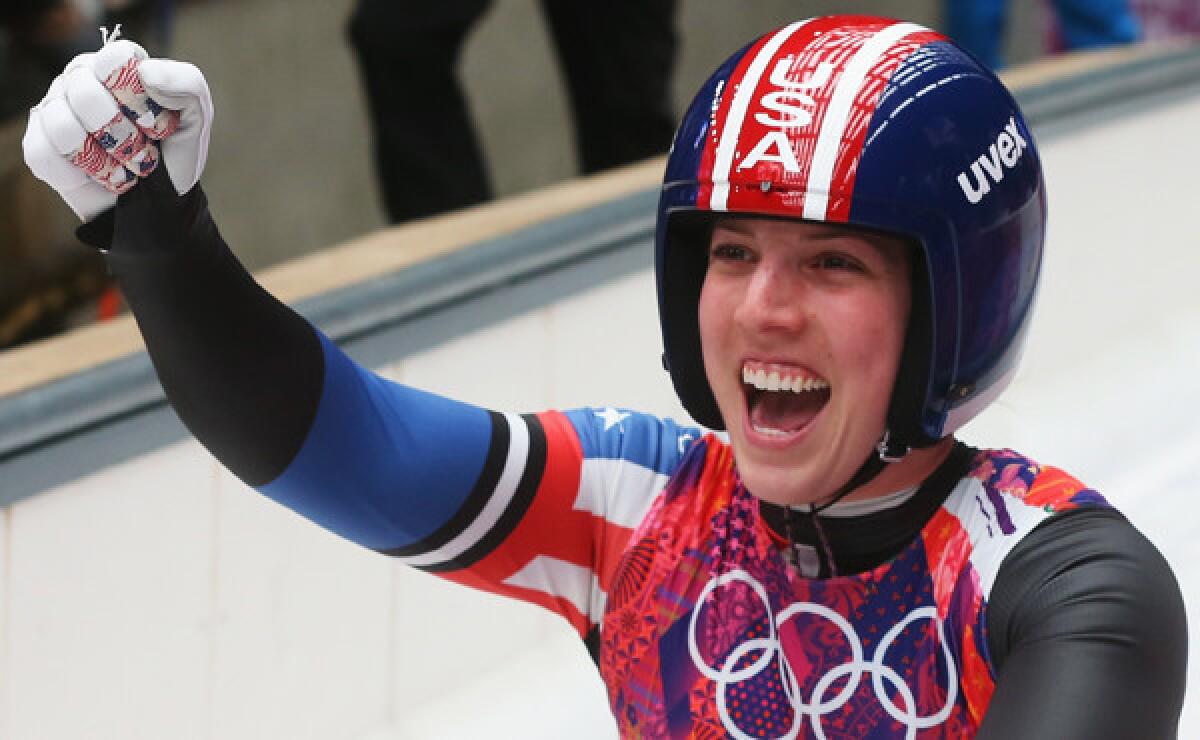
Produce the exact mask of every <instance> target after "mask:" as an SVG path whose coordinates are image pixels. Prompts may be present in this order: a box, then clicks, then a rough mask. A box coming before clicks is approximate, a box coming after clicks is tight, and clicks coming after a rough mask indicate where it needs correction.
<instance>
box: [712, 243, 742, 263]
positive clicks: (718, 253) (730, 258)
mask: <svg viewBox="0 0 1200 740" xmlns="http://www.w3.org/2000/svg"><path fill="white" fill-rule="evenodd" d="M748 259H750V250H749V249H747V248H745V247H743V246H741V245H739V244H730V243H728V242H722V243H718V244H714V245H713V246H712V248H711V249H709V250H708V261H709V262H745V261H746V260H748Z"/></svg>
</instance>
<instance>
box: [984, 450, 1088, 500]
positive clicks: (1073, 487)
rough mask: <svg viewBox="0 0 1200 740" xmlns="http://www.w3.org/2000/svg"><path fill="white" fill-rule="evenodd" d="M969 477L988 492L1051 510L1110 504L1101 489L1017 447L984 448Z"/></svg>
mask: <svg viewBox="0 0 1200 740" xmlns="http://www.w3.org/2000/svg"><path fill="white" fill-rule="evenodd" d="M968 477H970V478H973V479H975V480H977V481H979V482H980V484H981V485H982V486H983V488H984V489H985V490H986V491H989V492H991V493H995V494H1003V495H1005V496H1007V497H1008V498H1010V499H1011V500H1013V501H1015V502H1020V503H1021V504H1023V505H1025V506H1031V507H1037V508H1040V509H1043V510H1044V511H1046V512H1051V513H1052V512H1059V511H1066V510H1068V509H1074V508H1077V507H1080V506H1103V507H1107V506H1108V505H1109V504H1108V502H1107V501H1106V500H1105V499H1104V497H1103V496H1101V495H1100V494H1099V493H1098V492H1097V491H1095V490H1093V489H1092V488H1089V487H1088V486H1087V485H1085V484H1084V483H1082V482H1080V481H1079V480H1078V479H1077V478H1075V477H1074V476H1072V475H1070V474H1069V473H1067V472H1065V471H1063V470H1060V469H1059V468H1056V467H1053V466H1050V465H1043V464H1041V463H1039V462H1037V461H1036V460H1034V459H1032V458H1030V457H1027V456H1025V455H1022V454H1020V453H1018V452H1014V451H1013V450H980V451H979V452H978V453H977V454H976V456H975V460H974V462H973V463H972V468H971V471H970V472H969V473H968Z"/></svg>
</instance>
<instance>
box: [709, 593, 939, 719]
mask: <svg viewBox="0 0 1200 740" xmlns="http://www.w3.org/2000/svg"><path fill="white" fill-rule="evenodd" d="M735 581H740V582H742V583H744V584H746V585H747V586H749V587H750V588H751V589H753V591H754V593H755V594H757V595H758V598H759V599H761V600H762V603H763V606H764V608H765V609H766V613H767V614H768V615H770V614H771V606H770V602H769V601H768V600H767V591H766V589H765V588H763V586H762V584H761V583H759V582H758V581H756V580H755V579H754V578H753V577H752V576H751V575H750V574H749V573H746V572H745V571H743V570H732V571H729V572H728V573H724V574H722V575H720V576H717V577H716V578H713V579H712V580H711V581H709V582H708V584H707V585H706V586H705V587H704V590H703V591H702V592H701V593H700V597H699V598H698V599H697V600H696V606H695V608H693V609H692V615H691V621H690V624H689V626H688V627H689V628H688V651H689V652H690V653H691V656H692V662H693V663H694V664H695V665H696V668H697V669H699V671H700V672H701V673H702V674H704V676H706V677H707V678H709V679H710V680H711V681H713V682H714V683H715V684H716V685H717V686H716V689H717V690H716V694H717V713H718V715H719V716H720V717H721V723H722V724H723V725H724V726H725V730H726V731H727V732H728V733H729V735H730V737H734V738H737V739H738V740H758V738H753V737H751V736H750V735H747V734H746V733H744V732H742V731H741V730H740V729H738V727H737V726H736V725H735V724H734V722H733V719H732V718H731V717H730V715H729V708H728V707H727V706H726V699H725V694H726V688H727V687H728V686H730V685H731V684H737V683H741V682H742V681H746V680H748V679H751V678H754V677H755V676H757V675H758V674H759V673H761V672H762V671H763V670H765V669H766V668H767V665H768V664H769V663H770V662H771V660H772V658H774V659H775V660H776V661H777V663H778V666H779V675H780V678H781V681H782V684H783V693H784V695H785V696H786V697H787V699H788V702H789V703H790V704H791V706H792V709H793V710H794V713H795V720H794V721H793V723H792V726H791V727H790V728H789V729H788V731H787V733H786V734H785V735H782V736H781V738H780V740H793V738H795V737H797V736H798V735H799V734H800V728H801V726H802V723H803V721H804V718H805V717H810V718H811V719H812V726H813V733H814V734H815V735H816V736H817V738H819V739H820V740H825V730H824V728H823V727H822V726H821V717H822V716H824V715H826V714H829V713H831V712H835V711H837V710H839V709H841V708H842V707H843V706H844V705H845V704H846V703H847V702H849V701H850V698H851V697H852V696H853V695H854V693H855V691H857V690H858V686H859V684H860V682H861V681H862V677H863V674H864V673H870V674H871V685H872V687H873V688H874V690H875V696H876V697H877V698H878V699H879V703H880V704H881V705H882V706H883V708H884V710H885V711H887V713H888V714H889V715H891V717H892V718H893V719H895V720H896V721H897V722H900V723H901V724H903V725H904V726H905V727H906V728H907V732H906V733H905V738H906V740H912V739H913V738H915V737H916V735H917V730H922V729H925V728H928V727H934V726H936V725H940V724H941V723H943V722H945V721H946V719H947V718H948V717H949V716H950V712H951V710H953V708H954V703H955V701H956V700H957V699H958V670H957V667H956V666H955V664H954V656H953V655H952V654H951V653H950V645H949V643H948V642H947V641H946V633H945V627H944V625H943V624H942V620H941V619H939V618H938V615H937V609H936V608H934V607H932V606H924V607H921V608H919V609H914V610H913V611H911V612H909V614H908V616H906V617H905V618H904V619H902V620H900V621H899V622H897V623H896V624H895V625H893V626H892V628H891V629H889V630H888V631H887V632H886V633H885V634H884V636H883V639H881V640H880V641H879V645H878V646H877V647H876V648H875V654H874V655H873V656H872V657H871V660H865V659H864V657H863V645H862V641H861V640H860V639H859V637H858V634H857V633H856V632H855V631H854V627H853V626H852V625H851V624H850V622H849V621H847V620H846V618H845V617H843V616H842V615H841V614H838V613H837V612H835V611H833V610H832V609H830V608H829V607H826V606H822V605H820V604H811V603H807V602H799V603H795V604H792V605H790V606H788V608H786V609H784V610H783V611H782V612H780V613H779V614H776V615H774V617H773V619H768V620H767V621H768V624H769V626H770V634H769V635H768V636H767V637H758V638H754V639H752V640H746V641H745V642H743V643H741V644H740V645H738V646H737V647H736V648H735V649H734V650H732V651H731V652H730V654H729V656H728V657H727V658H725V662H724V663H723V664H722V665H721V668H720V669H715V668H713V667H712V666H710V665H708V663H707V661H705V660H704V658H703V657H702V656H701V655H700V649H699V647H698V646H697V644H696V624H697V622H698V619H699V615H700V609H701V608H702V606H703V605H704V604H705V602H706V601H707V599H708V596H709V595H710V594H712V592H713V591H715V590H716V589H717V588H720V587H722V586H726V585H729V584H730V583H733V582H735ZM800 614H813V615H816V616H818V617H823V618H825V619H827V620H829V621H830V622H832V623H833V624H835V625H836V626H837V627H838V628H839V629H840V630H841V631H842V634H843V635H845V637H846V643H847V644H848V645H849V646H850V650H851V654H852V657H851V659H850V661H849V662H847V663H843V664H842V665H840V666H837V667H836V668H833V669H831V670H829V671H828V672H826V673H825V675H823V676H822V677H821V678H820V680H819V681H817V683H816V685H815V686H814V687H813V691H812V696H811V697H810V698H809V699H808V700H805V698H804V697H803V696H802V695H801V692H800V686H799V685H798V682H797V680H796V676H795V674H794V673H793V672H792V669H791V666H789V665H788V661H787V659H786V657H785V656H784V654H783V646H782V645H781V644H780V643H779V636H778V629H779V627H781V626H782V625H783V624H784V623H785V622H786V621H787V620H789V619H791V618H792V617H795V616H797V615H800ZM920 619H929V620H931V621H932V622H933V624H934V626H935V627H936V628H937V636H938V642H939V643H940V644H941V646H942V654H943V656H945V659H946V673H947V675H948V676H949V682H948V685H947V687H946V689H947V691H946V704H945V706H943V707H942V708H941V709H940V710H938V712H937V713H936V714H934V715H931V716H929V717H920V716H917V714H916V711H917V700H916V696H915V695H914V693H913V690H912V688H911V687H909V686H908V684H906V683H905V682H904V679H903V678H902V677H901V676H900V674H899V673H897V672H896V671H895V670H894V669H893V668H891V667H890V666H888V665H887V664H886V663H884V657H885V656H886V655H887V651H888V649H889V648H890V647H891V646H892V644H893V643H894V642H895V641H896V638H898V637H899V636H900V633H901V631H903V630H904V628H905V627H907V626H909V625H910V624H912V623H914V622H916V621H917V620H920ZM756 650H757V651H760V652H761V655H759V657H758V658H756V659H755V660H754V662H753V663H751V664H750V665H748V666H746V667H744V668H741V669H738V670H734V666H736V665H737V664H738V663H739V662H740V661H741V660H742V658H744V657H745V656H746V655H748V654H750V653H752V652H754V651H756ZM843 676H849V677H850V680H849V681H847V682H846V685H845V686H844V687H843V688H842V689H841V691H839V692H838V694H837V695H836V696H834V697H832V698H827V694H828V693H829V689H830V687H831V686H833V684H834V682H835V681H837V680H838V679H840V678H842V677H843ZM885 681H886V682H887V683H889V684H891V686H892V687H894V689H895V690H896V692H897V693H898V694H899V695H900V697H901V698H902V699H903V700H904V703H905V705H906V706H908V707H909V709H908V710H904V709H901V708H900V707H898V706H896V704H895V703H894V702H893V701H892V700H891V698H890V697H889V696H888V694H887V691H886V690H885V687H884V682H885Z"/></svg>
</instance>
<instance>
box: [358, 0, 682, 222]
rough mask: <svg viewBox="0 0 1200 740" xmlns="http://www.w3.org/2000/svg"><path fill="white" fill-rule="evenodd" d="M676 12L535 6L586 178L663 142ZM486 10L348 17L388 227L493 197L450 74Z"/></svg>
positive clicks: (368, 3) (470, 0)
mask: <svg viewBox="0 0 1200 740" xmlns="http://www.w3.org/2000/svg"><path fill="white" fill-rule="evenodd" d="M675 7H676V1H675V0H610V1H609V2H603V3H593V2H579V0H541V9H542V14H543V16H544V17H545V19H546V21H547V24H548V25H549V28H550V33H551V36H552V37H553V40H554V47H555V51H556V53H557V55H558V58H559V61H560V62H561V65H562V68H563V72H564V76H565V78H566V82H567V89H568V91H569V96H570V107H571V113H572V117H573V120H574V124H575V138H576V147H577V149H578V151H579V156H580V160H581V169H582V170H583V172H584V173H591V172H596V171H599V170H603V169H607V168H609V167H614V166H616V165H620V164H625V163H628V162H633V161H636V160H639V159H644V158H646V157H650V156H653V155H655V154H659V153H662V152H665V151H666V150H667V148H668V147H669V146H670V144H671V137H672V135H673V133H674V117H673V112H672V105H671V96H670V81H671V74H672V70H673V66H674V61H675V49H676V35H675V27H674V19H675ZM487 8H488V0H442V1H441V2H434V3H429V2H416V1H414V0H359V1H358V4H357V7H356V8H355V10H354V13H353V14H352V16H351V18H350V23H349V29H348V30H349V35H350V40H351V43H352V45H353V47H354V51H355V53H356V54H357V57H358V62H359V68H360V70H361V73H362V77H363V80H364V83H365V87H366V93H367V102H368V105H369V106H370V114H371V124H372V128H373V130H374V137H375V142H374V145H375V159H376V166H377V168H378V172H379V179H380V183H381V186H382V189H383V199H384V207H385V209H386V211H387V215H388V218H389V220H391V221H392V222H393V223H395V222H399V221H405V220H408V219H413V218H419V217H422V216H429V215H433V214H435V213H440V212H443V211H448V210H453V209H456V208H461V207H463V206H468V205H471V204H474V203H480V202H482V201H485V200H488V199H489V198H491V196H492V187H491V184H490V182H489V178H488V173H487V166H486V164H485V162H484V159H483V153H482V151H481V149H480V146H479V141H478V139H477V137H476V134H475V129H474V127H473V125H472V123H471V119H470V113H469V111H468V108H467V103H466V100H465V98H464V95H463V90H462V86H461V85H460V84H459V81H458V74H457V68H458V62H459V59H460V57H461V51H462V46H463V40H464V39H465V38H466V36H467V33H468V32H469V31H470V29H471V27H472V26H473V24H475V23H476V22H477V21H478V20H479V18H480V17H482V15H483V14H484V12H485V11H486V10H487Z"/></svg>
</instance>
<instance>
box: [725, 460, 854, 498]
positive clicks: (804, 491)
mask: <svg viewBox="0 0 1200 740" xmlns="http://www.w3.org/2000/svg"><path fill="white" fill-rule="evenodd" d="M735 458H736V455H735ZM738 474H739V475H740V476H741V478H742V483H743V484H745V486H746V490H747V491H749V492H750V493H751V494H753V495H754V497H755V498H758V499H762V500H763V501H766V502H768V503H772V504H779V505H780V506H799V505H802V504H811V503H814V502H818V501H823V500H824V499H826V498H828V497H829V496H830V494H831V493H832V492H831V491H826V490H825V487H824V486H821V485H817V484H816V483H815V482H814V481H813V480H812V478H811V477H810V476H807V475H804V474H803V473H801V472H799V471H797V470H795V469H777V468H776V469H772V468H770V467H766V466H762V465H755V464H750V465H744V466H743V465H741V464H739V467H738Z"/></svg>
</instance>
